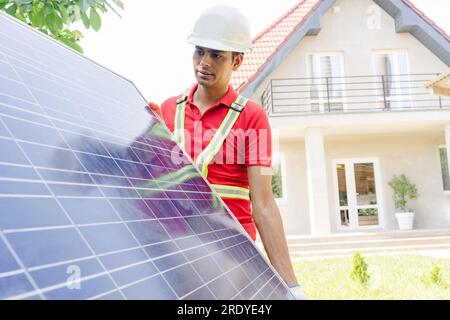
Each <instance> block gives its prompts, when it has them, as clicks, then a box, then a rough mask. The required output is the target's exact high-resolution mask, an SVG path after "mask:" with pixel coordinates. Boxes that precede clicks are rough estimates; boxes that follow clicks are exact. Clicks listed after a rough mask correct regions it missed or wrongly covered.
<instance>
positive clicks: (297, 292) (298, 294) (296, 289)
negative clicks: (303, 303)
mask: <svg viewBox="0 0 450 320" xmlns="http://www.w3.org/2000/svg"><path fill="white" fill-rule="evenodd" d="M289 291H291V294H292V295H293V296H294V298H295V300H309V299H308V297H307V296H305V295H304V294H303V292H302V290H301V289H300V286H299V285H294V286H291V287H289Z"/></svg>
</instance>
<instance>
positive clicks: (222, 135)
mask: <svg viewBox="0 0 450 320" xmlns="http://www.w3.org/2000/svg"><path fill="white" fill-rule="evenodd" d="M247 101H248V99H246V98H244V97H242V96H238V98H237V99H236V101H235V102H234V103H233V104H232V106H231V107H230V110H228V113H227V115H226V117H225V119H224V120H223V121H222V124H221V125H220V127H219V129H217V132H216V133H215V135H214V137H213V138H212V139H211V142H210V143H209V144H208V146H207V147H206V148H205V149H204V150H203V151H202V153H201V154H200V155H199V156H198V157H197V159H196V161H195V164H196V166H197V167H198V168H199V170H200V171H201V173H202V175H203V176H204V177H205V178H206V177H207V176H208V165H209V164H210V163H211V161H212V160H213V159H214V157H215V156H216V155H217V153H218V152H219V151H220V149H221V148H222V145H223V142H224V141H225V139H226V138H227V136H228V134H229V133H230V131H231V129H232V128H233V126H234V124H235V123H236V121H237V119H238V118H239V116H240V114H241V111H242V110H243V109H244V107H245V105H246V104H247ZM238 110H239V111H238Z"/></svg>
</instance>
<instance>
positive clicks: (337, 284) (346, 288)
mask: <svg viewBox="0 0 450 320" xmlns="http://www.w3.org/2000/svg"><path fill="white" fill-rule="evenodd" d="M363 256H364V255H363ZM364 258H365V260H366V262H367V264H368V273H369V275H370V281H369V284H368V285H367V287H366V288H364V287H363V286H362V285H361V284H360V283H359V282H357V281H355V280H353V279H352V278H351V276H350V274H351V272H352V270H353V257H351V256H350V257H343V258H328V259H327V258H324V259H317V260H303V261H300V262H296V263H294V268H295V272H296V274H297V278H298V279H299V281H300V283H301V285H302V289H303V292H304V293H305V294H306V295H307V296H308V297H310V298H311V299H320V300H322V299H323V300H328V299H333V300H337V299H351V300H357V299H383V300H385V299H420V300H423V299H445V300H450V259H436V258H432V257H427V256H420V255H383V256H364ZM436 266H438V267H439V268H440V274H441V280H442V281H441V282H438V283H436V281H435V282H433V281H432V280H431V279H432V271H433V268H435V267H436ZM435 279H436V278H435Z"/></svg>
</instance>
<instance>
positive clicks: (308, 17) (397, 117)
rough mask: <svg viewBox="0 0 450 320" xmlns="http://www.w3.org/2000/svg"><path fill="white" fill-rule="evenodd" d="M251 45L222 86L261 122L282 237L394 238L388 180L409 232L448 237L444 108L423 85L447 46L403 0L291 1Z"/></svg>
mask: <svg viewBox="0 0 450 320" xmlns="http://www.w3.org/2000/svg"><path fill="white" fill-rule="evenodd" d="M253 47H254V49H253V51H252V52H251V53H249V54H246V57H245V59H244V63H243V65H242V66H241V68H240V69H239V70H238V71H237V72H235V74H234V75H233V78H232V83H233V85H234V87H235V88H236V89H237V90H238V91H239V92H241V93H242V94H243V95H245V96H247V97H249V98H251V99H253V100H254V101H259V102H260V103H261V105H263V106H264V108H265V109H266V111H267V113H268V115H269V117H270V121H271V125H272V130H273V136H274V142H275V145H274V149H275V150H279V153H277V155H279V156H277V157H276V158H277V160H276V161H277V163H278V165H277V166H278V168H279V172H280V174H279V177H278V178H279V180H281V191H277V195H278V197H279V198H280V199H278V203H279V207H280V210H281V212H282V216H283V219H284V223H285V229H286V233H287V234H288V235H321V234H325V235H326V234H331V233H340V232H348V231H352V232H355V231H384V230H396V229H398V226H397V222H396V220H395V215H394V213H395V211H396V208H395V206H394V201H393V198H392V190H391V188H390V186H389V181H390V180H391V179H392V178H393V177H394V175H400V174H405V175H406V176H407V177H408V178H409V179H410V180H411V181H412V182H413V183H415V184H416V186H417V189H418V193H419V196H418V198H417V199H416V200H413V201H410V202H409V203H408V205H409V206H410V207H411V208H413V209H414V211H415V213H416V215H415V221H414V228H415V229H435V228H448V227H450V178H449V176H450V172H449V167H450V166H449V159H448V157H447V154H448V150H450V98H448V97H445V96H441V95H433V94H432V92H431V90H430V89H427V88H426V87H425V85H426V84H427V83H429V82H430V81H432V80H434V79H436V78H437V77H438V75H440V74H442V73H445V72H446V71H447V70H448V68H449V66H450V36H449V35H448V34H446V33H445V32H444V31H443V30H442V29H440V28H439V27H438V26H437V25H436V24H435V23H434V22H433V21H432V20H431V19H429V18H428V17H426V16H425V15H424V14H423V13H422V12H421V11H420V10H419V9H418V8H416V7H415V6H414V4H413V3H412V0H334V1H333V0H302V1H300V2H299V3H298V4H297V5H296V6H294V7H293V8H292V9H291V10H289V11H288V12H287V13H286V14H285V15H284V16H282V17H281V18H280V19H279V20H277V21H276V22H275V23H273V24H272V25H271V26H269V27H268V28H267V29H266V30H265V31H263V32H262V33H261V34H259V35H258V36H257V37H256V38H255V39H254V42H253Z"/></svg>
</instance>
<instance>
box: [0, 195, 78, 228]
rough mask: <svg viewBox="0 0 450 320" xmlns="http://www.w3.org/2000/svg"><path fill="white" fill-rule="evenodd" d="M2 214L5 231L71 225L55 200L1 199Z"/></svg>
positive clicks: (1, 222) (1, 223)
mask: <svg viewBox="0 0 450 320" xmlns="http://www.w3.org/2000/svg"><path fill="white" fill-rule="evenodd" d="M0 212H1V214H0V228H1V229H3V230H8V229H26V228H42V227H56V226H67V225H69V224H70V221H69V219H67V217H66V216H65V214H64V212H63V211H62V209H61V207H60V206H59V205H58V203H57V202H56V201H55V199H53V198H23V197H10V198H0Z"/></svg>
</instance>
